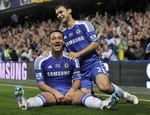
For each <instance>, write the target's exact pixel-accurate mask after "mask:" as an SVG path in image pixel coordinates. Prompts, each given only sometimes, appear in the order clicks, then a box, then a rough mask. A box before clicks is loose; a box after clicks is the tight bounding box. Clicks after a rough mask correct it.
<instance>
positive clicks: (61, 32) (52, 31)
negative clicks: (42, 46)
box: [49, 30, 64, 40]
mask: <svg viewBox="0 0 150 115" xmlns="http://www.w3.org/2000/svg"><path fill="white" fill-rule="evenodd" d="M54 32H59V33H61V34H62V36H63V38H64V34H63V32H62V31H60V30H53V31H51V32H50V36H51V34H52V33H54ZM50 39H51V38H50ZM50 39H49V40H50Z"/></svg>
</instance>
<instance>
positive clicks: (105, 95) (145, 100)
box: [0, 84, 150, 102]
mask: <svg viewBox="0 0 150 115" xmlns="http://www.w3.org/2000/svg"><path fill="white" fill-rule="evenodd" d="M0 85H1V86H8V87H15V86H16V85H10V84H0ZM23 87H24V88H29V89H39V88H37V87H30V86H23ZM95 95H98V96H104V97H108V96H109V95H107V94H98V93H96V94H95ZM139 101H144V102H150V100H147V99H139Z"/></svg>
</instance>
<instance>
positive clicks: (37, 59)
mask: <svg viewBox="0 0 150 115" xmlns="http://www.w3.org/2000/svg"><path fill="white" fill-rule="evenodd" d="M50 57H51V54H50V53H49V55H47V56H43V55H40V56H39V57H37V58H36V59H35V62H34V65H36V66H37V65H40V64H42V62H44V61H45V60H47V59H49V58H50Z"/></svg>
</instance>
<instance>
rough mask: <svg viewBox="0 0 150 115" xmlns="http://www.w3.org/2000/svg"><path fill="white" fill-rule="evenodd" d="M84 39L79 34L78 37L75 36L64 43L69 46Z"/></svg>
mask: <svg viewBox="0 0 150 115" xmlns="http://www.w3.org/2000/svg"><path fill="white" fill-rule="evenodd" d="M83 40H84V37H83V36H80V37H78V38H75V39H73V40H70V41H68V42H66V43H65V45H66V46H69V45H72V44H75V43H77V42H80V41H83Z"/></svg>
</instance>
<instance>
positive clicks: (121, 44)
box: [0, 10, 150, 62]
mask: <svg viewBox="0 0 150 115" xmlns="http://www.w3.org/2000/svg"><path fill="white" fill-rule="evenodd" d="M41 18H42V17H41ZM78 20H87V21H90V22H91V23H92V24H93V26H94V28H95V30H96V34H97V38H98V40H99V47H98V49H97V53H98V54H99V57H100V58H101V59H102V60H103V61H104V62H108V61H128V60H150V11H145V12H141V11H133V10H130V11H126V12H120V13H116V14H110V13H107V12H105V13H103V14H101V13H99V12H98V11H97V12H96V13H93V14H92V15H88V16H87V15H83V14H82V15H81V14H80V16H79V19H78ZM54 29H60V30H62V29H63V25H61V24H60V23H59V22H58V21H57V20H52V19H51V18H48V19H47V20H41V21H33V20H32V21H31V20H28V21H25V23H24V24H19V23H16V26H11V25H10V26H3V27H2V28H1V29H0V61H4V62H7V61H15V62H18V61H19V62H20V61H26V62H33V61H34V60H35V59H36V58H37V57H38V56H39V55H40V54H41V53H42V52H43V51H49V49H50V44H49V37H50V32H51V31H52V30H54Z"/></svg>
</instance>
